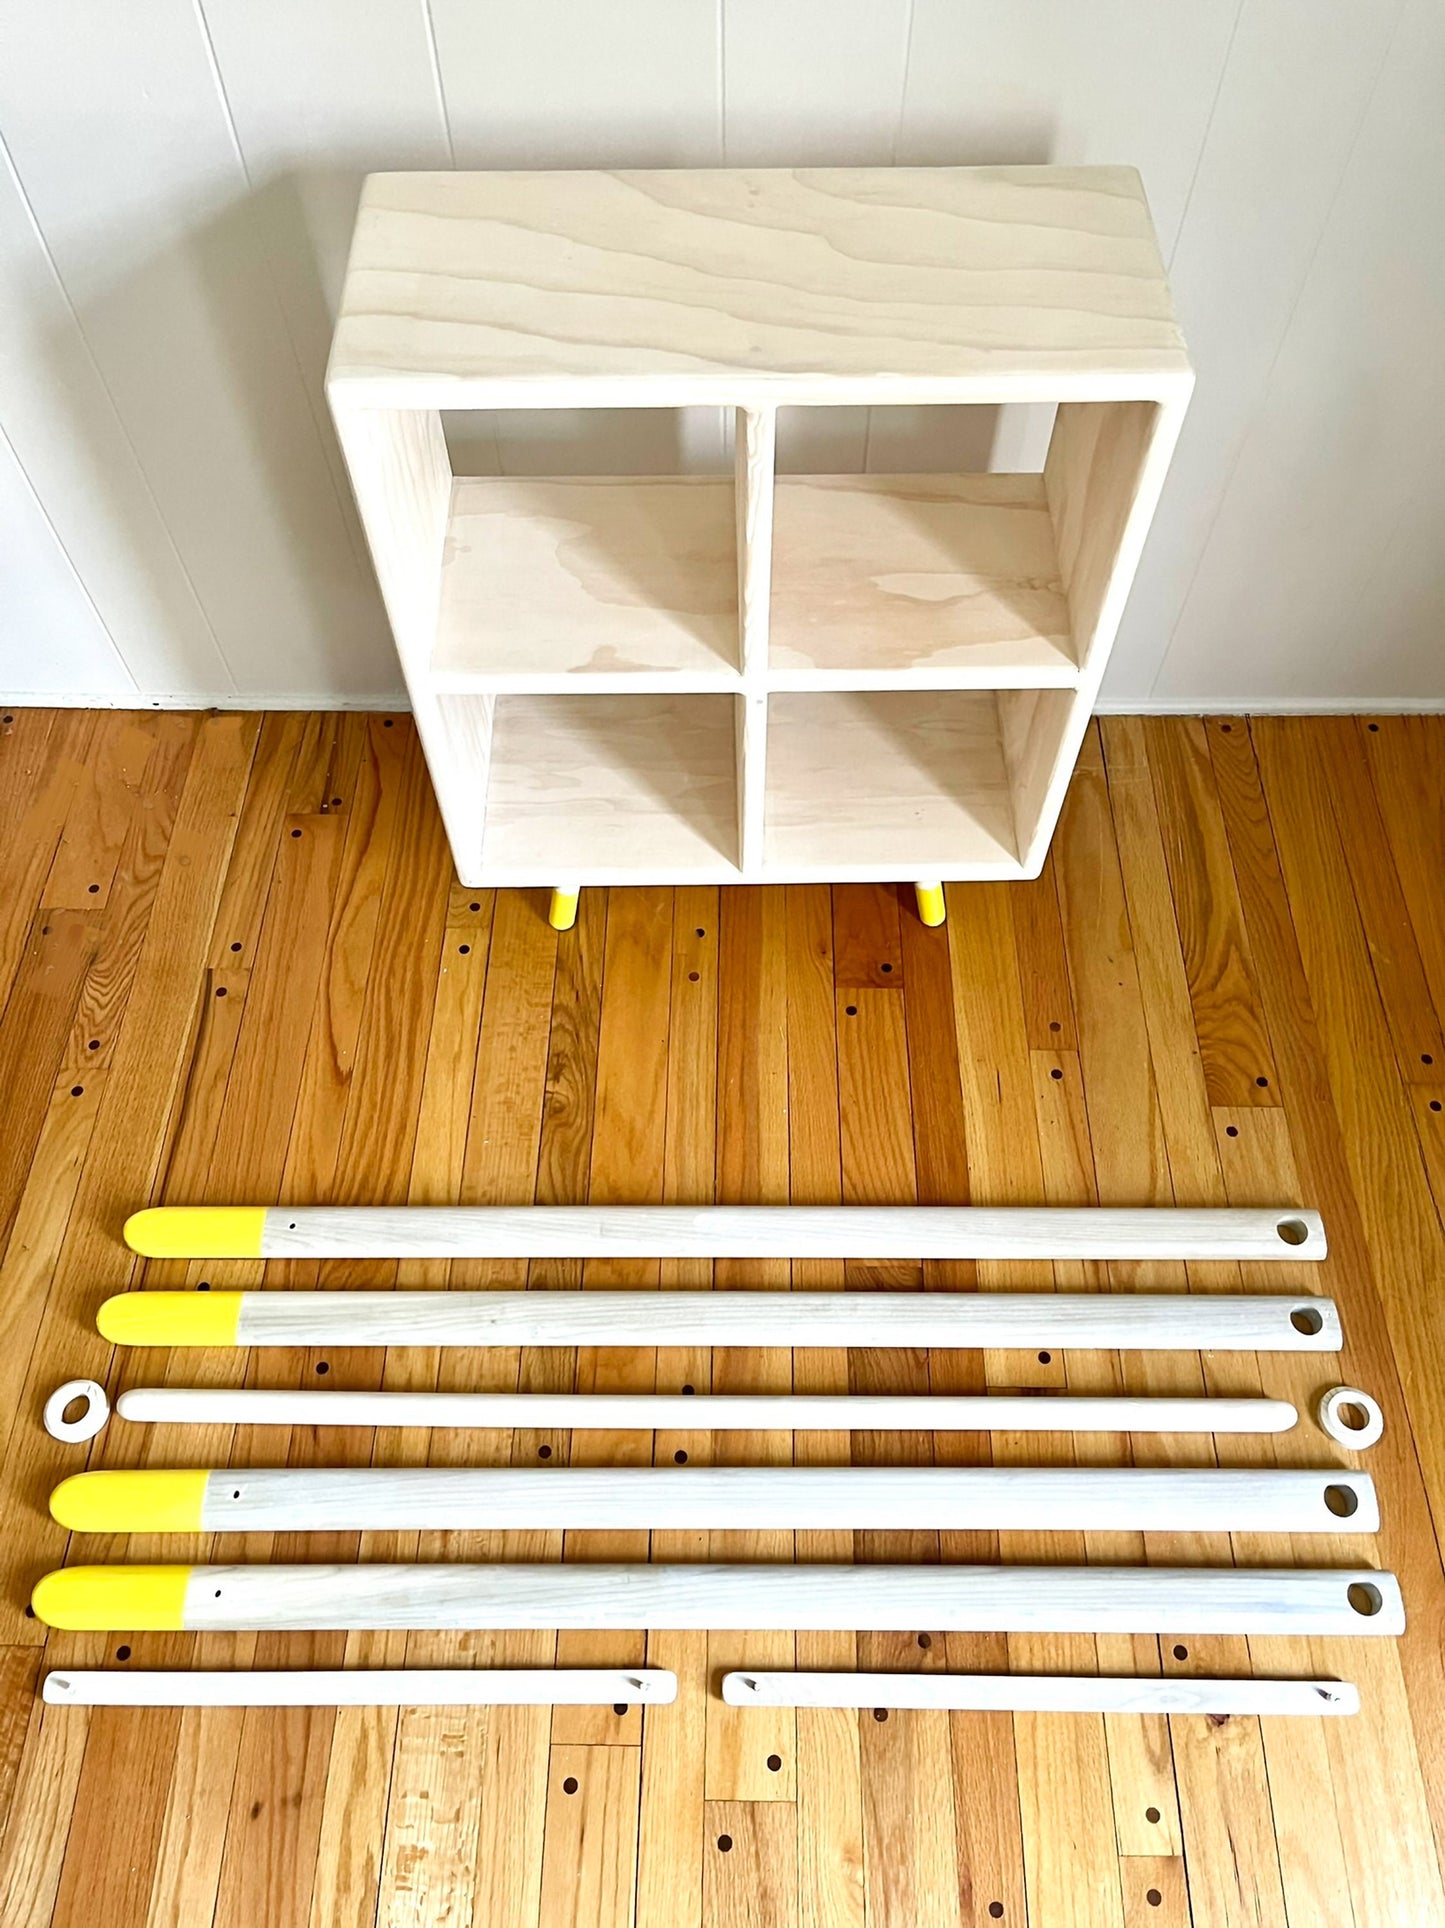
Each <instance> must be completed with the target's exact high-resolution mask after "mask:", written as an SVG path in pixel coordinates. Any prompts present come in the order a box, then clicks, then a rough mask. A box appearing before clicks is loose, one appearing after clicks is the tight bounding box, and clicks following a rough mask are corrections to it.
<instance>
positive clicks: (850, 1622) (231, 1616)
mask: <svg viewBox="0 0 1445 1928" xmlns="http://www.w3.org/2000/svg"><path fill="white" fill-rule="evenodd" d="M32 1603H33V1605H34V1608H35V1612H36V1616H37V1618H38V1619H40V1620H41V1621H43V1622H44V1623H45V1625H47V1626H52V1627H69V1628H73V1629H92V1630H96V1629H104V1630H106V1631H115V1630H129V1629H145V1628H169V1629H173V1630H179V1629H186V1628H189V1629H193V1630H196V1631H202V1630H210V1629H216V1630H224V1629H229V1630H232V1631H247V1630H250V1629H258V1630H259V1629H263V1628H273V1627H274V1628H288V1627H290V1628H304V1629H317V1630H319V1629H352V1628H387V1627H397V1628H412V1627H441V1628H471V1627H479V1628H506V1627H546V1628H552V1627H557V1628H562V1627H585V1628H591V1629H597V1628H613V1627H629V1628H633V1627H644V1628H655V1627H675V1628H697V1627H705V1628H706V1627H710V1628H733V1629H746V1628H749V1627H779V1628H790V1627H792V1628H798V1627H806V1628H825V1629H826V1628H832V1629H843V1630H848V1631H852V1630H855V1629H900V1628H910V1627H932V1628H940V1629H946V1630H953V1631H958V1632H973V1633H1011V1632H1012V1633H1018V1632H1046V1633H1180V1634H1188V1633H1193V1634H1206V1633H1246V1634H1264V1633H1287V1634H1337V1633H1338V1634H1398V1633H1401V1632H1402V1631H1403V1630H1404V1625H1405V1610H1404V1606H1403V1603H1402V1601H1401V1598H1400V1588H1399V1583H1398V1582H1397V1581H1396V1579H1395V1576H1394V1575H1393V1574H1391V1573H1381V1572H1377V1571H1375V1570H1374V1569H1372V1568H1363V1569H1351V1568H1348V1567H1343V1568H1330V1569H1327V1570H1318V1569H1311V1568H1306V1567H1284V1568H1249V1567H1039V1566H997V1567H976V1566H975V1567H964V1566H960V1567H941V1566H924V1567H910V1566H859V1567H851V1566H821V1565H819V1566H784V1565H777V1566H703V1565H697V1566H650V1565H649V1566H602V1565H596V1566H594V1565H589V1564H586V1563H583V1562H578V1563H577V1564H575V1565H565V1566H564V1565H561V1564H551V1565H542V1566H460V1565H458V1566H445V1565H443V1566H198V1567H187V1566H170V1567H166V1566H151V1567H124V1566H119V1567H65V1568H62V1569H61V1570H60V1571H58V1572H55V1573H48V1574H46V1575H45V1577H44V1578H43V1579H42V1580H41V1581H40V1582H39V1584H38V1585H37V1586H36V1588H35V1592H34V1594H33V1595H32Z"/></svg>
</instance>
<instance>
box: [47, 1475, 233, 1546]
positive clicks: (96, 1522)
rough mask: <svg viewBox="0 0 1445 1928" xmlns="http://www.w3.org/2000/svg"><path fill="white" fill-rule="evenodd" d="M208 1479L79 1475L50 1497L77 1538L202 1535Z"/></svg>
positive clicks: (53, 1510) (62, 1521)
mask: <svg viewBox="0 0 1445 1928" xmlns="http://www.w3.org/2000/svg"><path fill="white" fill-rule="evenodd" d="M209 1478H210V1474H209V1473H177V1472H168V1471H164V1470H160V1469H150V1468H147V1469H145V1470H133V1471H126V1470H123V1469H117V1470H116V1471H114V1472H107V1473H74V1474H72V1475H71V1477H70V1478H69V1479H63V1480H62V1481H61V1482H60V1484H59V1486H57V1487H56V1489H55V1491H54V1492H53V1493H52V1494H51V1495H50V1515H51V1518H52V1519H54V1520H58V1521H59V1523H60V1525H61V1526H68V1527H69V1528H70V1531H71V1532H72V1533H199V1532H200V1530H201V1503H202V1501H203V1500H204V1499H205V1497H206V1481H207V1480H208V1479H209Z"/></svg>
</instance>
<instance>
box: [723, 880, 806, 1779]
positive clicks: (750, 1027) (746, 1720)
mask: <svg viewBox="0 0 1445 1928" xmlns="http://www.w3.org/2000/svg"><path fill="white" fill-rule="evenodd" d="M786 918H787V898H786V894H785V893H784V892H783V891H777V890H760V889H757V888H755V887H753V886H746V887H744V888H742V889H737V890H733V889H728V890H725V891H722V892H720V893H719V897H718V969H719V972H720V974H721V980H722V987H723V988H722V1001H721V1003H720V1006H719V1010H718V1058H717V1108H718V1110H717V1169H716V1179H715V1182H716V1189H717V1198H718V1202H719V1203H720V1204H724V1205H733V1204H742V1203H743V1202H744V1201H745V1200H746V1201H747V1202H748V1203H750V1204H751V1203H756V1204H777V1205H785V1204H786V1203H787V1202H788V973H787V924H786ZM714 1279H715V1282H716V1284H717V1285H718V1286H719V1287H729V1286H746V1287H750V1288H751V1289H753V1290H755V1291H756V1290H763V1289H776V1290H779V1291H786V1290H787V1288H788V1285H789V1266H788V1262H787V1261H786V1260H767V1261H758V1260H741V1259H719V1260H718V1261H717V1262H716V1265H715V1267H714ZM791 1386H792V1357H791V1355H790V1354H789V1353H787V1352H779V1351H775V1350H767V1349H754V1348H751V1347H746V1346H742V1347H737V1346H730V1347H727V1348H725V1349H723V1350H719V1351H715V1352H714V1353H713V1359H712V1390H713V1391H714V1392H715V1393H729V1392H737V1393H741V1392H787V1391H789V1390H790V1389H791ZM792 1445H793V1442H792V1437H791V1435H789V1434H787V1433H727V1434H723V1435H720V1436H719V1437H718V1438H716V1439H715V1440H714V1441H713V1460H714V1462H715V1463H716V1464H718V1465H723V1466H726V1465H733V1466H745V1465H787V1464H788V1463H789V1462H790V1461H791V1459H792ZM793 1547H794V1541H793V1535H792V1534H791V1533H784V1532H776V1531H770V1532H760V1533H742V1532H727V1533H710V1534H709V1535H708V1558H709V1559H712V1560H723V1561H732V1560H742V1561H746V1560H791V1559H792V1557H793ZM796 1652H797V1647H796V1642H795V1640H794V1637H793V1635H792V1634H791V1633H787V1632H782V1631H779V1630H778V1629H777V1628H759V1629H756V1630H755V1631H753V1632H737V1631H728V1632H715V1633H710V1634H709V1635H708V1642H707V1666H708V1676H709V1678H710V1679H713V1680H715V1679H717V1678H718V1676H719V1675H720V1674H722V1673H726V1672H728V1671H730V1670H731V1669H733V1668H735V1667H749V1666H751V1667H792V1666H794V1665H795V1664H796V1661H795V1655H796ZM706 1743H707V1764H706V1783H705V1785H706V1789H707V1798H708V1799H709V1800H710V1801H714V1800H721V1801H778V1800H791V1799H792V1798H793V1793H794V1789H795V1787H796V1780H795V1775H796V1768H797V1758H798V1742H797V1724H796V1722H795V1720H794V1717H793V1713H792V1710H791V1709H789V1708H776V1707H771V1708H766V1709H764V1708H759V1707H728V1706H726V1705H724V1703H723V1701H722V1700H721V1699H720V1698H719V1697H718V1696H717V1695H716V1694H714V1695H712V1696H711V1697H710V1698H709V1701H708V1706H707V1719H706ZM770 1759H776V1760H778V1761H779V1762H780V1763H781V1766H780V1767H779V1768H778V1769H777V1770H776V1771H775V1770H773V1769H771V1768H770V1767H769V1766H768V1762H769V1760H770Z"/></svg>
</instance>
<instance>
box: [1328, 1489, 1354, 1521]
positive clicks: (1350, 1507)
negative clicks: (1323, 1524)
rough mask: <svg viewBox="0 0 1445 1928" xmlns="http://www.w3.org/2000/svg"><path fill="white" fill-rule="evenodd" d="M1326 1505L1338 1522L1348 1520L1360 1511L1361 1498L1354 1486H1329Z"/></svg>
mask: <svg viewBox="0 0 1445 1928" xmlns="http://www.w3.org/2000/svg"><path fill="white" fill-rule="evenodd" d="M1325 1505H1326V1506H1327V1507H1328V1508H1329V1509H1330V1511H1331V1512H1332V1513H1333V1514H1334V1516H1335V1518H1336V1519H1337V1520H1347V1519H1349V1517H1350V1515H1351V1514H1352V1513H1358V1512H1359V1510H1360V1496H1359V1494H1358V1493H1357V1492H1356V1491H1355V1489H1354V1487H1353V1486H1327V1487H1326V1488H1325Z"/></svg>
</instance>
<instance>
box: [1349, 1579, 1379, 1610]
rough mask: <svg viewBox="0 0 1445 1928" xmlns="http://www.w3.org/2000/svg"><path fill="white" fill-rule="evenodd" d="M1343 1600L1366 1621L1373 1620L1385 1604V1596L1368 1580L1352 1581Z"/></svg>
mask: <svg viewBox="0 0 1445 1928" xmlns="http://www.w3.org/2000/svg"><path fill="white" fill-rule="evenodd" d="M1345 1598H1346V1599H1347V1600H1348V1601H1349V1603H1350V1605H1351V1606H1352V1607H1353V1608H1354V1610H1355V1612H1356V1613H1358V1614H1360V1615H1361V1616H1362V1617H1363V1618H1364V1619H1366V1620H1371V1619H1373V1618H1374V1616H1375V1615H1376V1614H1377V1613H1378V1612H1379V1611H1380V1609H1381V1607H1383V1606H1384V1604H1385V1596H1384V1595H1383V1594H1382V1593H1381V1591H1380V1589H1379V1588H1378V1587H1377V1586H1375V1585H1373V1584H1372V1583H1371V1582H1370V1581H1369V1580H1352V1581H1351V1582H1350V1588H1349V1592H1348V1593H1347V1594H1346V1595H1345Z"/></svg>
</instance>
